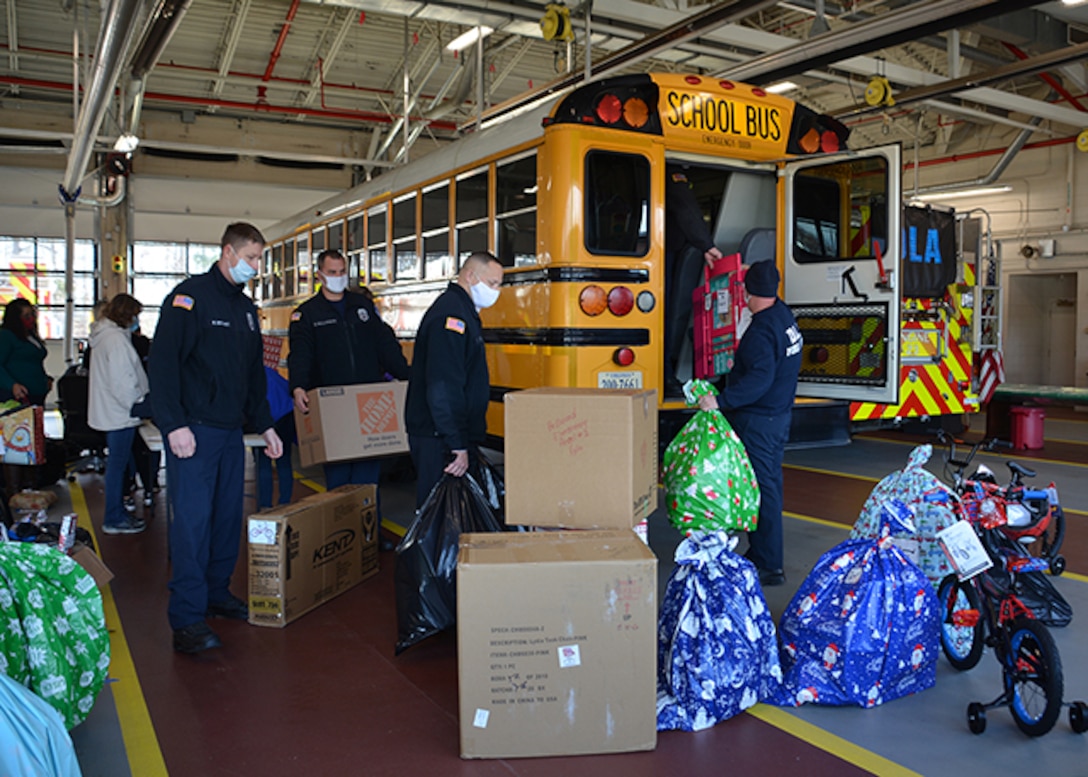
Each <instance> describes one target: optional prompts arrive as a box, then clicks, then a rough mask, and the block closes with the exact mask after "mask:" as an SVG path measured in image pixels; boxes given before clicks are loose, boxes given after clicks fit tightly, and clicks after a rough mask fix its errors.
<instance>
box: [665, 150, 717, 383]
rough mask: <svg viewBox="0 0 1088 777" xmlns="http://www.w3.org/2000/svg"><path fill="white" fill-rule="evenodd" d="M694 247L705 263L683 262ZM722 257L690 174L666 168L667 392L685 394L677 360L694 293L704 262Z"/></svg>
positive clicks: (676, 166) (679, 168)
mask: <svg viewBox="0 0 1088 777" xmlns="http://www.w3.org/2000/svg"><path fill="white" fill-rule="evenodd" d="M689 250H694V251H695V252H696V253H698V254H699V255H700V256H702V258H703V262H695V261H690V262H685V261H682V260H683V257H684V254H685V253H686V252H688V251H689ZM721 258H722V252H721V251H720V250H719V249H718V247H717V246H715V245H714V240H713V238H712V237H711V235H710V228H709V227H708V226H707V224H706V220H705V219H704V218H703V210H702V208H700V207H699V202H698V200H696V199H695V193H694V192H692V190H691V183H690V182H689V181H688V177H687V173H686V172H685V171H684V168H683V167H682V166H680V165H675V164H670V165H666V167H665V284H666V291H665V299H666V300H667V301H668V303H667V304H668V312H667V314H666V318H665V394H666V395H667V396H674V395H677V394H680V393H681V389H680V381H679V380H678V379H677V377H676V370H677V367H678V364H677V362H678V361H679V359H680V351H681V350H683V346H684V338H685V336H686V335H687V333H688V327H689V325H690V324H689V322H690V319H691V293H692V292H693V291H694V290H695V288H696V286H698V285H699V281H700V278H701V277H702V272H703V264H704V263H705V264H706V266H707V267H712V266H713V265H714V262H715V261H717V260H718V259H721Z"/></svg>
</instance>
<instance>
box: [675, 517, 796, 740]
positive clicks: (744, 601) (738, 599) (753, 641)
mask: <svg viewBox="0 0 1088 777" xmlns="http://www.w3.org/2000/svg"><path fill="white" fill-rule="evenodd" d="M736 544H737V538H736V537H729V536H728V535H727V534H726V533H725V532H706V533H704V532H701V531H693V532H692V533H691V534H690V535H689V536H688V537H687V538H686V539H685V540H684V541H683V542H681V543H680V545H679V546H678V547H677V549H676V555H675V558H676V566H675V568H674V569H673V572H672V575H671V576H670V577H669V582H668V585H667V586H666V589H665V596H664V598H663V599H662V602H661V615H660V617H659V619H658V629H657V633H658V647H657V650H658V656H657V659H658V660H657V728H658V730H659V731H668V730H672V729H683V730H685V731H699V730H701V729H704V728H708V727H710V726H713V725H714V724H716V723H718V722H720V721H722V720H725V719H727V718H731V717H733V716H734V715H736V714H737V713H739V712H741V711H742V710H745V709H747V708H748V707H751V706H752V705H753V704H755V703H756V702H759V701H763V700H765V699H767V698H769V697H770V696H772V695H773V694H774V693H775V691H777V690H778V687H779V685H780V683H781V682H782V671H781V668H780V666H779V661H778V645H777V641H776V639H775V628H774V620H773V619H772V618H771V614H770V611H769V610H768V609H767V602H766V601H765V600H764V598H763V591H762V589H761V588H760V587H759V576H758V574H757V573H756V568H755V567H754V566H753V565H752V563H751V562H750V561H748V560H747V559H745V558H743V557H742V556H739V555H737V554H736V553H733V548H734V547H736Z"/></svg>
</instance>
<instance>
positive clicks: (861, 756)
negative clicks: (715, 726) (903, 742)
mask: <svg viewBox="0 0 1088 777" xmlns="http://www.w3.org/2000/svg"><path fill="white" fill-rule="evenodd" d="M747 712H748V714H749V715H751V716H752V717H753V718H757V719H758V720H762V721H763V722H764V723H767V724H769V725H771V726H774V727H775V728H777V729H780V730H782V731H784V732H786V733H787V734H789V735H790V736H793V737H795V738H797V739H800V740H801V741H802V742H807V743H808V744H810V745H812V746H813V747H816V748H819V749H820V750H823V751H824V752H825V753H830V754H831V755H833V756H836V757H837V758H841V759H842V760H844V761H846V762H847V763H849V764H853V765H854V766H857V767H859V768H861V769H865V770H866V771H867V772H870V773H872V774H876V775H880V776H881V777H921V775H920V774H919V773H918V772H915V771H911V770H910V769H908V768H907V767H905V766H900V765H899V764H897V763H895V762H894V761H891V760H889V759H887V758H885V757H884V756H881V755H877V754H876V753H874V752H873V751H871V750H866V749H865V748H864V747H861V746H859V745H855V744H854V743H853V742H848V741H847V740H845V739H843V738H842V737H840V736H837V735H835V734H832V733H831V732H829V731H825V730H824V729H822V728H820V727H819V726H815V725H813V724H811V723H808V722H807V721H804V720H801V719H800V718H798V717H797V716H795V715H793V714H791V713H790V712H789V711H788V710H784V709H779V708H778V707H771V706H769V705H767V704H757V705H755V706H754V707H749V708H748V710H747Z"/></svg>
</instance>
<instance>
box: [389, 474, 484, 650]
mask: <svg viewBox="0 0 1088 777" xmlns="http://www.w3.org/2000/svg"><path fill="white" fill-rule="evenodd" d="M501 531H503V527H502V524H501V523H500V522H499V521H498V519H496V518H495V514H494V513H493V512H492V508H491V505H490V504H488V501H487V498H486V497H485V496H484V492H483V491H482V490H481V489H480V486H479V484H478V483H477V482H476V481H475V480H474V479H473V477H472V476H471V475H465V476H464V477H459V478H458V477H454V476H453V475H443V476H442V479H441V480H440V481H438V485H436V486H435V487H434V490H432V491H431V493H430V495H429V496H428V497H427V501H426V502H424V503H423V506H422V507H421V508H419V515H417V516H416V519H415V521H413V522H412V525H411V526H409V527H408V531H407V532H406V533H405V535H404V539H402V540H401V541H400V544H399V545H398V546H397V565H396V569H395V571H394V575H393V580H394V584H395V586H396V593H397V646H396V654H397V655H400V654H401V653H403V652H404V651H405V650H407V649H408V648H410V647H411V646H412V645H415V644H416V643H417V642H421V641H422V640H424V639H426V638H427V637H430V636H432V635H433V634H437V633H438V632H440V631H443V630H445V629H448V628H449V627H450V626H453V624H454V623H455V622H456V620H457V588H456V580H457V545H458V541H459V540H460V537H461V533H462V532H501Z"/></svg>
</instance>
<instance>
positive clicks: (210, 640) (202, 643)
mask: <svg viewBox="0 0 1088 777" xmlns="http://www.w3.org/2000/svg"><path fill="white" fill-rule="evenodd" d="M222 646H223V643H222V642H220V641H219V637H218V635H216V633H215V632H214V631H212V630H211V629H210V628H208V624H207V623H204V622H203V621H200V622H199V623H194V624H192V625H191V626H186V627H185V628H183V629H174V650H176V651H178V652H179V653H189V654H192V653H199V652H200V651H202V650H208V649H210V648H217V647H222Z"/></svg>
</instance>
